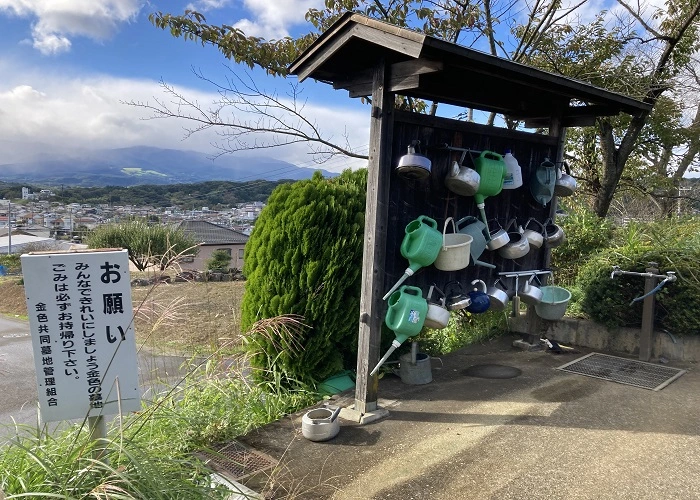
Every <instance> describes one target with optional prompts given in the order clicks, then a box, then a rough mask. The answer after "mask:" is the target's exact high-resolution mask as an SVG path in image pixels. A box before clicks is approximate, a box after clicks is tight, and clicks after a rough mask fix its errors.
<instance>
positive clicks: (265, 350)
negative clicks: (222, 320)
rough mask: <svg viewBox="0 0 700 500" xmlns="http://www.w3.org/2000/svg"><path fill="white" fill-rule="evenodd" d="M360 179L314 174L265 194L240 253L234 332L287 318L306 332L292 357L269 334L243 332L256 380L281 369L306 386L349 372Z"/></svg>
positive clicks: (363, 176)
mask: <svg viewBox="0 0 700 500" xmlns="http://www.w3.org/2000/svg"><path fill="white" fill-rule="evenodd" d="M366 182H367V171H366V170H364V169H362V170H358V171H356V172H351V171H345V172H343V174H342V175H341V176H340V177H337V178H334V179H324V178H323V177H322V176H321V175H320V172H317V173H316V174H314V176H313V178H312V179H311V180H307V181H300V182H295V183H292V184H284V185H281V186H279V187H277V188H276V189H275V190H274V191H273V193H272V194H271V195H270V198H269V199H268V203H267V206H266V207H265V208H264V209H263V211H262V213H261V214H260V217H259V218H258V220H257V221H256V224H255V229H254V230H253V233H252V234H251V236H250V239H249V240H248V243H247V245H246V249H245V256H246V258H245V264H244V267H243V272H244V273H245V275H246V277H247V280H248V281H247V283H246V292H245V295H244V297H243V304H242V311H241V327H242V330H243V331H248V330H249V329H250V328H251V327H252V325H253V324H254V323H255V322H256V321H258V320H260V319H266V318H273V317H276V316H282V315H290V314H293V315H299V316H302V317H303V321H304V323H305V324H306V325H307V326H308V328H307V329H306V330H305V332H304V337H303V338H302V339H300V341H301V343H302V344H303V350H301V351H300V352H298V353H295V352H290V351H289V350H286V349H284V348H282V346H284V345H285V342H284V341H276V340H275V338H274V335H271V334H270V333H268V334H260V333H252V334H250V336H249V338H248V339H247V342H246V348H247V349H248V351H249V355H250V358H251V364H252V366H253V367H254V368H257V369H258V370H256V372H257V376H258V378H261V379H267V378H269V377H270V376H273V375H275V374H278V373H279V372H281V373H282V374H283V375H284V376H285V377H287V378H290V379H293V380H297V381H300V382H305V383H308V382H313V381H319V380H323V379H325V378H327V377H328V376H330V375H333V374H335V373H337V372H339V371H341V370H342V369H344V368H346V367H347V368H354V365H355V363H356V356H357V353H356V351H357V332H358V314H359V313H358V311H359V308H360V302H359V301H360V288H361V273H362V242H363V239H364V211H365V190H366Z"/></svg>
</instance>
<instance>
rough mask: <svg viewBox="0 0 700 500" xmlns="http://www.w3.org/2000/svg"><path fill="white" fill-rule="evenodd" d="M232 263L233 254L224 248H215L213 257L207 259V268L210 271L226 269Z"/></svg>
mask: <svg viewBox="0 0 700 500" xmlns="http://www.w3.org/2000/svg"><path fill="white" fill-rule="evenodd" d="M230 263H231V254H230V253H229V252H227V251H226V250H225V249H223V248H219V249H218V250H214V251H213V252H212V254H211V257H210V258H209V259H208V260H207V269H208V270H209V271H226V270H228V267H229V264H230Z"/></svg>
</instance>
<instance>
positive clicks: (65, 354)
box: [22, 250, 141, 422]
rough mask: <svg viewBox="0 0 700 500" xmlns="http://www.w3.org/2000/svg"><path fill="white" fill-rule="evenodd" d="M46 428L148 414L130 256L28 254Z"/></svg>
mask: <svg viewBox="0 0 700 500" xmlns="http://www.w3.org/2000/svg"><path fill="white" fill-rule="evenodd" d="M22 274H23V276H24V287H25V292H26V295H27V313H28V315H29V326H30V329H31V334H32V347H33V349H34V363H35V365H36V380H37V387H38V391H39V407H40V411H41V419H42V421H44V422H54V421H57V420H68V419H74V418H84V417H85V416H90V417H96V416H99V415H109V414H115V413H119V409H120V408H121V410H122V412H129V411H139V410H140V409H141V401H140V391H139V386H138V362H137V357H136V340H135V338H134V328H133V312H132V305H131V285H130V279H129V258H128V253H127V251H126V250H105V251H99V250H97V251H86V252H71V253H41V254H34V255H32V254H27V255H22Z"/></svg>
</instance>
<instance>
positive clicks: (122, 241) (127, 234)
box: [87, 220, 198, 271]
mask: <svg viewBox="0 0 700 500" xmlns="http://www.w3.org/2000/svg"><path fill="white" fill-rule="evenodd" d="M87 245H88V247H89V248H125V249H127V250H128V251H129V260H130V261H131V262H132V263H133V264H134V266H135V267H136V269H138V270H139V271H145V270H146V269H147V268H148V267H149V266H152V265H155V266H157V267H158V268H159V269H160V270H163V269H166V268H167V267H169V266H170V265H172V264H174V263H175V262H176V261H177V258H178V257H179V256H181V255H183V254H187V255H193V254H196V253H197V250H198V248H197V246H196V245H197V243H196V242H195V241H194V239H193V238H192V237H191V236H188V235H186V234H185V233H184V232H183V231H182V230H179V229H176V228H175V227H174V226H167V225H160V224H148V223H147V222H146V221H144V220H131V221H128V222H124V223H120V224H105V225H103V226H98V227H97V229H95V230H94V231H93V232H92V233H90V235H89V236H88V239H87Z"/></svg>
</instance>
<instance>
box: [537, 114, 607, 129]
mask: <svg viewBox="0 0 700 500" xmlns="http://www.w3.org/2000/svg"><path fill="white" fill-rule="evenodd" d="M549 121H550V120H549V118H532V119H530V118H526V119H525V126H526V127H528V128H547V127H549ZM561 123H562V126H564V127H567V128H568V127H592V126H593V125H595V116H578V117H570V116H565V117H563V118H562V119H561Z"/></svg>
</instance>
